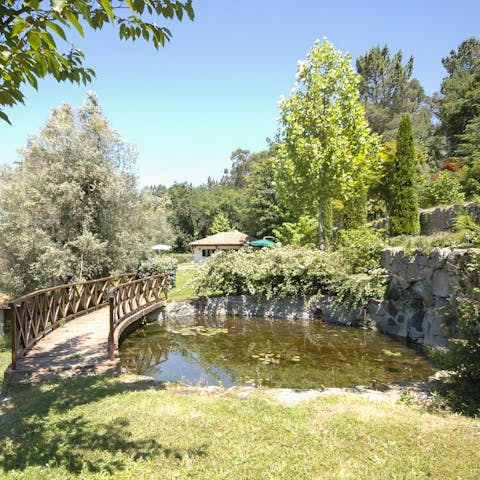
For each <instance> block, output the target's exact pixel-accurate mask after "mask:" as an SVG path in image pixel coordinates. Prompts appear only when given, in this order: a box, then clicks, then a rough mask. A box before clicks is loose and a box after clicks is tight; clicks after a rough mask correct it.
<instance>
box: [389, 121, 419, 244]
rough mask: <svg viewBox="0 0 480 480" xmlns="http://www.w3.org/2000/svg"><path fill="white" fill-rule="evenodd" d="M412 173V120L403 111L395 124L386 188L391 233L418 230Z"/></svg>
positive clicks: (413, 162) (415, 171) (410, 232)
mask: <svg viewBox="0 0 480 480" xmlns="http://www.w3.org/2000/svg"><path fill="white" fill-rule="evenodd" d="M416 176H417V164H416V161H415V151H414V147H413V136H412V124H411V121H410V117H409V116H408V115H403V116H402V119H401V121H400V127H399V128H398V134H397V150H396V153H395V163H394V165H393V171H392V186H391V188H390V201H389V207H390V211H389V229H390V235H392V236H394V235H415V234H418V233H419V232H420V222H419V212H418V193H417V188H416V185H415V179H416Z"/></svg>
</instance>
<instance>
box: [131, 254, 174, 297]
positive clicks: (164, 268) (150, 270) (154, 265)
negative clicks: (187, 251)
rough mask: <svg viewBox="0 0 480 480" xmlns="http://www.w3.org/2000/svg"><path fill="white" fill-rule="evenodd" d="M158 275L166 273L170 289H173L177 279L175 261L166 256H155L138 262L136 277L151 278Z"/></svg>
mask: <svg viewBox="0 0 480 480" xmlns="http://www.w3.org/2000/svg"><path fill="white" fill-rule="evenodd" d="M160 273H168V276H169V285H170V289H172V288H174V287H175V281H176V278H177V260H176V259H175V258H172V257H170V256H167V255H155V256H151V257H148V258H147V259H146V260H143V261H142V262H140V264H139V265H138V268H137V277H138V278H145V277H153V276H154V275H159V274H160Z"/></svg>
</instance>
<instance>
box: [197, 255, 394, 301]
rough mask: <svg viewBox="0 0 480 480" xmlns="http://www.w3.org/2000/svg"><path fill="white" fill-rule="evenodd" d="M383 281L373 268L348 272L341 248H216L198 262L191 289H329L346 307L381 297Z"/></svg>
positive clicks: (280, 293) (306, 292) (263, 293)
mask: <svg viewBox="0 0 480 480" xmlns="http://www.w3.org/2000/svg"><path fill="white" fill-rule="evenodd" d="M372 266H373V263H372ZM376 267H378V264H377V265H376ZM385 285H386V276H385V275H384V272H383V271H382V270H380V269H378V268H376V269H371V270H370V271H369V272H368V273H367V269H363V270H362V269H360V268H358V269H357V271H356V272H354V271H353V268H352V267H351V266H350V265H348V263H347V261H346V257H344V256H342V254H341V253H339V252H323V251H319V250H313V249H309V248H305V247H276V248H272V249H263V250H258V251H252V250H251V249H246V248H244V249H242V250H240V251H229V252H221V253H218V254H216V255H214V256H212V257H211V258H210V259H209V260H207V261H205V262H203V264H202V265H201V266H200V268H199V271H198V275H197V279H196V291H197V293H202V294H206V295H241V294H244V295H255V296H259V297H264V298H267V299H270V298H273V297H278V298H284V297H286V296H310V295H331V296H335V297H336V298H337V299H338V301H339V302H340V301H341V302H342V303H343V304H344V306H346V307H347V308H354V307H359V306H361V307H365V306H366V305H367V303H368V301H369V300H370V299H372V298H382V297H383V295H384V290H385Z"/></svg>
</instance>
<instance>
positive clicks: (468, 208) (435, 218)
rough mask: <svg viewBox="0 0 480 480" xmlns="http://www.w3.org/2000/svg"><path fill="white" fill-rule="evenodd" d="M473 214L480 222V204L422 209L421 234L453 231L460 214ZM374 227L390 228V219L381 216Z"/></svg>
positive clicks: (374, 223) (373, 223) (374, 222)
mask: <svg viewBox="0 0 480 480" xmlns="http://www.w3.org/2000/svg"><path fill="white" fill-rule="evenodd" d="M462 213H466V214H468V215H471V216H472V217H473V218H474V219H475V221H476V222H480V205H476V204H474V203H465V204H464V205H443V206H440V207H433V208H427V209H423V210H420V234H421V235H432V234H434V233H439V232H452V231H453V228H454V223H455V219H456V218H457V216H458V215H459V214H462ZM371 225H372V227H373V228H379V229H383V230H388V219H387V218H380V219H378V220H375V221H373V222H372V223H371Z"/></svg>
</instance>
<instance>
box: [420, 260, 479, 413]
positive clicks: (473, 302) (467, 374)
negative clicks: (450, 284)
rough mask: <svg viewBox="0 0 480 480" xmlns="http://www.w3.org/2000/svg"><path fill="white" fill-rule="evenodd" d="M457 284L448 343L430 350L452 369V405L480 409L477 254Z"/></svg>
mask: <svg viewBox="0 0 480 480" xmlns="http://www.w3.org/2000/svg"><path fill="white" fill-rule="evenodd" d="M459 278H460V279H461V281H460V284H459V286H458V288H457V291H456V292H455V295H453V296H452V297H451V299H450V305H451V307H452V308H451V313H450V314H449V318H448V319H447V327H446V328H445V333H446V335H447V337H449V345H448V346H447V347H446V348H443V349H440V350H432V349H430V350H429V351H430V354H431V356H432V357H433V359H434V360H435V361H436V362H437V363H439V365H440V366H441V367H442V368H445V369H448V370H452V371H453V375H452V376H451V377H450V384H451V385H452V386H453V387H454V390H453V391H452V392H451V394H450V395H449V398H450V401H451V402H452V401H453V402H454V403H455V405H453V406H455V407H458V408H461V409H462V410H467V411H468V410H472V409H473V410H476V413H479V412H480V255H478V254H477V255H475V257H474V258H473V260H472V261H471V263H470V264H468V265H467V266H466V267H464V271H463V272H462V274H461V275H459Z"/></svg>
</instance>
